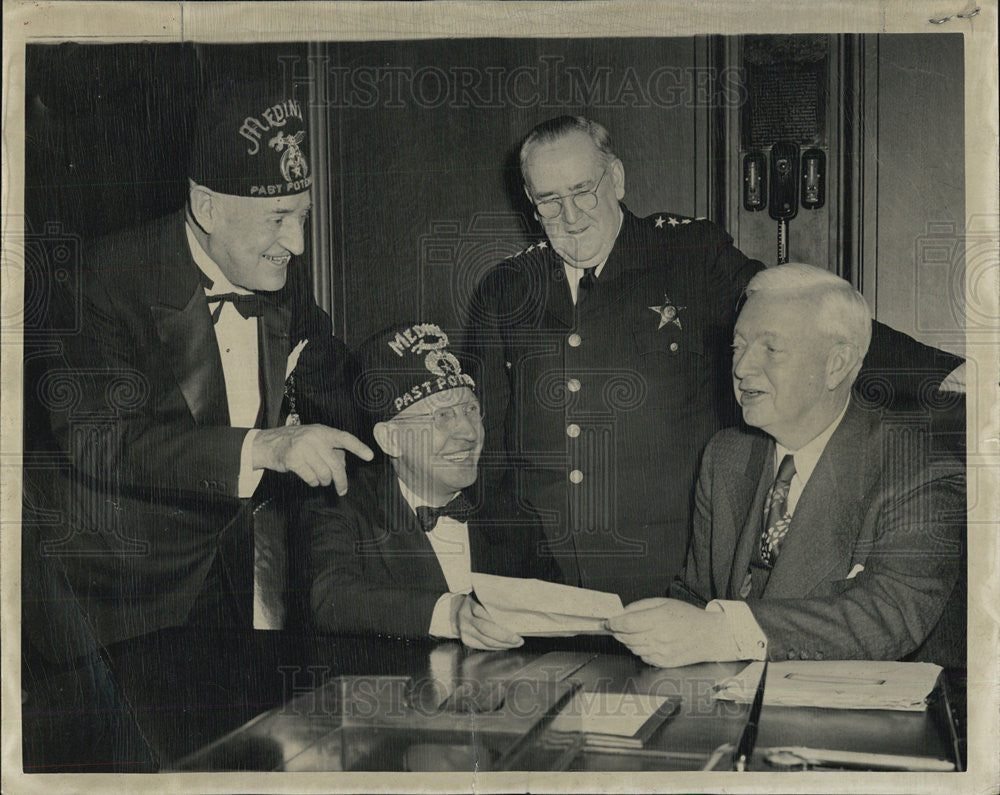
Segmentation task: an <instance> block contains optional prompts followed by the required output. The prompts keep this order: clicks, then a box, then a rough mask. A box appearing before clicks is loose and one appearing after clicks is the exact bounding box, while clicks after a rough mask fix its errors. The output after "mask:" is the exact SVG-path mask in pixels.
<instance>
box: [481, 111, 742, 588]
mask: <svg viewBox="0 0 1000 795" xmlns="http://www.w3.org/2000/svg"><path fill="white" fill-rule="evenodd" d="M521 170H522V174H523V176H524V182H525V185H524V189H525V193H526V194H527V195H528V198H529V199H530V201H531V202H532V203H533V204H534V206H535V209H536V214H537V216H538V219H539V220H540V221H541V223H542V226H543V227H544V228H545V232H546V235H547V239H546V240H541V241H539V242H538V243H536V244H533V245H531V246H529V247H528V249H527V250H526V251H523V252H521V253H519V254H517V255H515V256H513V257H511V258H509V259H508V260H506V261H505V262H502V263H501V264H500V265H499V266H498V267H497V268H496V269H495V270H494V271H493V272H492V273H490V274H489V276H487V278H486V279H485V280H484V282H483V284H482V285H481V287H480V290H479V292H478V295H477V298H476V301H475V303H474V305H473V308H472V310H471V312H470V319H469V329H468V334H467V343H468V345H469V349H470V352H471V353H472V354H473V355H474V357H475V358H478V360H479V365H480V367H481V371H480V372H479V374H478V378H479V380H480V383H481V386H482V394H483V401H484V405H483V410H484V415H485V418H486V433H487V435H486V459H485V460H486V461H490V460H491V459H490V457H489V456H490V454H491V453H492V454H494V455H495V454H497V453H499V454H500V455H501V456H503V457H506V458H508V459H509V460H507V461H505V463H506V464H507V465H509V466H511V467H512V468H513V469H514V470H515V471H516V473H517V475H516V476H515V478H514V482H513V483H510V484H507V487H508V488H512V489H513V490H514V492H515V493H516V495H517V496H518V498H519V499H522V500H524V501H525V502H528V503H530V504H531V505H532V506H534V508H536V509H537V510H538V511H539V512H540V513H541V514H542V516H543V519H544V520H545V523H546V530H547V532H548V534H549V537H550V540H551V542H552V545H553V552H554V554H555V555H556V557H557V560H558V561H559V563H560V565H561V566H562V567H563V569H564V573H565V575H566V580H567V582H569V583H571V584H574V583H575V584H582V585H583V586H585V587H588V588H593V589H597V590H603V591H613V592H616V593H618V594H620V596H621V597H622V599H623V600H624V601H625V602H626V603H627V602H629V601H631V600H634V599H638V598H641V597H643V596H651V595H660V594H662V593H664V591H665V589H666V587H667V584H668V583H669V582H670V579H671V577H672V576H673V575H674V573H675V572H676V571H677V570H678V569H679V568H680V566H681V563H682V562H683V559H684V551H685V548H686V545H687V538H688V522H689V519H690V501H691V494H692V490H693V487H694V481H695V475H696V471H697V465H698V459H699V456H700V453H701V450H702V448H703V447H704V445H705V443H706V442H707V441H708V439H709V438H710V437H711V436H712V434H713V433H714V432H715V431H716V430H718V429H719V428H720V427H722V426H723V424H724V423H725V422H726V421H728V420H729V417H730V412H731V411H732V408H731V407H732V403H731V398H727V397H725V396H726V395H727V393H728V388H727V387H728V385H727V383H726V380H725V377H726V368H727V366H728V344H729V341H730V339H731V335H730V329H731V326H732V322H733V317H734V313H735V309H736V304H737V299H738V297H739V296H740V294H741V293H742V291H743V288H744V287H745V286H746V283H747V282H748V281H749V279H750V277H751V276H753V274H754V273H755V272H756V271H757V270H758V269H759V268H760V267H761V264H760V263H759V262H755V261H752V260H749V259H747V258H746V257H745V256H743V255H742V254H741V253H740V252H739V251H737V250H736V249H735V248H734V247H733V246H732V241H731V239H730V237H729V236H728V235H726V233H725V232H723V231H722V230H721V229H719V228H718V227H716V226H715V225H714V224H712V223H710V222H708V221H706V220H704V219H693V218H686V217H683V216H680V215H677V214H675V213H655V214H653V215H651V216H649V217H647V218H638V217H636V216H635V215H633V214H632V213H631V212H629V210H628V208H627V207H626V206H625V205H624V204H621V200H622V198H623V197H624V196H625V169H624V166H623V165H622V162H621V160H619V159H618V158H617V157H616V156H615V154H614V152H613V151H612V150H611V147H610V140H609V135H608V132H607V130H605V129H604V128H603V127H601V126H600V125H599V124H596V123H594V122H591V121H588V120H586V119H583V118H579V117H570V116H563V117H559V118H556V119H553V120H551V121H548V122H545V123H544V124H542V125H540V126H538V127H536V128H535V130H534V131H533V132H532V133H531V134H530V135H529V136H528V137H527V138H526V139H525V141H524V144H523V146H522V148H521Z"/></svg>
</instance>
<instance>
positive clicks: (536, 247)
mask: <svg viewBox="0 0 1000 795" xmlns="http://www.w3.org/2000/svg"><path fill="white" fill-rule="evenodd" d="M548 247H549V241H547V240H539V241H538V242H537V243H532V244H531V245H530V246H528V247H527V248H522V249H521V250H520V251H518V252H517V253H516V254H511V255H510V256H508V257H504V259H517V258H518V257H520V256H522V255H523V254H530V253H531V252H532V251H543V250H545V249H547V248H548Z"/></svg>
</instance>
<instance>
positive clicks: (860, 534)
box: [671, 402, 965, 665]
mask: <svg viewBox="0 0 1000 795" xmlns="http://www.w3.org/2000/svg"><path fill="white" fill-rule="evenodd" d="M773 467H774V442H773V440H772V439H771V438H770V437H768V436H766V435H765V434H763V433H759V432H748V431H744V430H739V429H735V428H734V429H727V430H724V431H721V432H720V433H718V434H717V435H716V436H715V437H714V438H713V439H712V440H711V442H710V443H709V445H708V447H707V448H706V450H705V456H704V462H703V464H702V468H701V476H700V477H699V479H698V490H697V495H696V511H695V521H694V533H693V536H692V539H691V548H690V550H689V552H688V556H687V562H686V564H685V567H684V570H683V571H682V572H681V573H680V574H679V575H678V577H677V579H676V580H675V582H674V583H673V584H672V587H671V595H672V596H675V597H677V598H682V599H685V600H687V601H690V602H693V603H695V604H704V603H705V602H707V601H709V600H711V599H738V598H739V596H738V590H739V588H740V585H741V584H742V582H743V578H744V576H745V574H746V572H747V569H748V566H749V565H750V558H751V556H752V554H753V551H754V549H755V547H756V546H757V545H758V544H759V543H760V533H761V525H762V521H763V516H764V500H765V497H766V494H767V491H768V489H769V488H770V485H771V483H772V482H773V480H774V468H773ZM964 547H965V471H964V468H963V467H962V466H961V465H960V464H959V463H958V462H956V461H955V460H954V459H953V458H952V457H950V456H948V455H947V453H941V452H940V451H938V450H935V449H933V445H932V444H931V437H930V435H929V433H928V430H927V427H926V425H925V424H923V423H919V422H918V423H915V422H914V420H913V418H912V416H906V415H896V416H893V415H890V414H885V413H881V412H872V411H863V410H861V409H860V408H859V407H858V405H857V403H856V402H852V405H851V406H850V407H849V408H848V410H847V412H846V413H845V415H844V418H843V420H842V421H841V424H840V425H839V426H838V427H837V429H836V430H835V431H834V433H833V435H832V436H831V437H830V440H829V442H828V443H827V446H826V449H825V450H824V451H823V454H822V456H821V457H820V459H819V462H818V463H817V465H816V468H815V469H814V470H813V473H812V476H811V477H810V478H809V481H808V482H807V483H806V486H805V489H804V490H803V492H802V495H801V497H800V498H799V502H798V505H797V506H796V509H795V513H794V514H793V516H792V521H791V525H790V527H789V530H788V534H787V535H786V536H785V538H784V540H783V542H782V546H781V549H780V552H779V554H778V557H777V559H776V561H775V564H774V568H773V569H772V571H771V574H770V578H769V579H768V582H767V584H766V586H765V588H764V591H763V594H762V596H761V597H760V598H759V599H750V600H747V603H748V604H749V606H750V609H751V611H752V612H753V615H754V618H756V620H757V623H758V624H759V625H760V627H761V629H762V630H763V631H764V634H765V635H766V636H767V639H768V649H767V654H768V657H769V659H772V660H784V659H794V658H801V659H876V660H895V659H902V658H909V659H930V660H933V661H934V662H938V663H940V664H944V665H949V664H957V665H964V658H965V653H964V646H965V631H964V626H965V605H964V587H963V584H964V578H965V572H964ZM858 565H860V566H863V567H864V569H863V570H862V571H860V573H858V574H856V576H854V577H850V575H851V573H852V570H854V569H855V567H856V566H858ZM956 585H957V587H956ZM942 616H944V617H942Z"/></svg>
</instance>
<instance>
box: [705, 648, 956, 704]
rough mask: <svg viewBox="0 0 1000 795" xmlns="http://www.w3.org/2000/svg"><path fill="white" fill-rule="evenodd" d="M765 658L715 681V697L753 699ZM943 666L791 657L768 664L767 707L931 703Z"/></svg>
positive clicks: (727, 699) (728, 699) (742, 701)
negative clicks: (929, 700) (817, 660)
mask: <svg viewBox="0 0 1000 795" xmlns="http://www.w3.org/2000/svg"><path fill="white" fill-rule="evenodd" d="M763 666H764V663H762V662H752V663H750V664H749V665H748V666H747V667H746V668H744V669H743V670H742V671H740V672H739V673H738V674H737V675H736V676H734V677H732V678H730V679H726V680H724V681H722V682H719V684H718V685H716V688H717V691H716V698H720V699H723V700H726V701H737V702H741V703H744V704H749V703H751V702H752V701H753V698H754V695H755V694H756V692H757V681H758V680H759V679H760V673H761V669H762V668H763ZM940 673H941V667H940V666H938V665H934V664H932V663H904V662H888V661H881V660H833V661H829V662H827V661H823V662H816V661H799V660H796V661H790V662H780V663H777V662H776V663H771V664H769V665H768V667H767V683H766V685H765V687H764V706H775V707H831V708H833V709H898V710H910V711H919V710H922V709H924V708H925V707H926V706H927V696H928V695H929V694H930V692H931V691H932V690H933V689H934V684H935V683H936V682H937V678H938V674H940Z"/></svg>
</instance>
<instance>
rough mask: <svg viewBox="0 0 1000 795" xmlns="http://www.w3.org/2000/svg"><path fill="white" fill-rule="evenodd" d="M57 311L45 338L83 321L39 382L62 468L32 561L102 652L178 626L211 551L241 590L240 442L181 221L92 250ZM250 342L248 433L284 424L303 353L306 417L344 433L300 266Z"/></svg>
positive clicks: (301, 391)
mask: <svg viewBox="0 0 1000 795" xmlns="http://www.w3.org/2000/svg"><path fill="white" fill-rule="evenodd" d="M61 301H62V303H61V304H60V305H57V306H56V307H54V309H53V312H54V314H53V317H54V319H55V320H57V322H56V323H55V327H56V328H66V327H67V326H70V325H71V324H68V323H67V322H66V318H71V317H79V318H80V321H79V323H78V324H76V331H75V332H69V333H63V334H62V335H61V336H60V337H59V340H60V342H61V344H62V348H63V359H62V361H61V362H60V363H59V364H58V365H55V366H52V367H50V368H49V370H48V372H47V373H46V374H45V375H44V376H43V378H42V380H41V382H40V385H39V392H40V396H41V398H42V399H43V400H44V401H46V403H47V407H48V409H49V415H50V420H51V426H52V432H53V436H54V438H55V440H56V443H57V445H58V447H59V449H60V450H61V451H62V453H63V454H64V455H65V457H66V461H67V466H66V467H65V469H64V471H62V472H61V473H60V474H59V476H58V477H56V478H55V479H54V481H53V484H52V486H53V492H54V493H53V499H54V500H55V501H56V504H57V505H58V506H59V508H60V510H61V512H62V515H61V518H60V520H59V521H58V522H54V523H53V524H52V525H51V526H49V527H47V528H45V529H44V532H43V534H42V536H43V540H42V545H43V547H44V549H43V550H42V552H43V554H45V555H49V556H54V558H55V559H58V560H59V561H60V562H61V563H62V565H63V567H64V569H65V570H66V573H67V576H68V578H69V581H70V583H71V585H72V588H73V590H74V591H75V593H76V595H77V598H78V599H79V600H80V602H81V605H82V608H83V610H84V612H85V614H86V615H87V616H88V617H89V619H90V621H91V622H92V623H93V625H94V627H95V630H96V633H97V636H98V638H99V640H100V641H101V642H103V643H108V642H112V641H116V640H121V639H123V638H128V637H133V636H136V635H140V634H143V633H145V632H149V631H152V630H155V629H159V628H162V627H166V626H173V625H179V624H182V623H184V621H185V620H186V618H187V615H188V613H189V611H190V608H191V606H192V604H193V603H194V601H195V599H196V598H197V596H198V594H199V591H200V590H201V586H202V583H203V582H204V580H205V577H206V575H207V573H208V571H209V569H210V567H211V565H212V563H213V561H214V560H215V557H216V555H217V553H218V550H219V547H220V544H221V545H222V546H223V547H226V548H228V549H229V550H230V552H231V556H230V559H227V560H224V563H225V564H226V565H227V566H229V567H230V568H231V569H232V570H233V572H237V571H238V572H239V573H240V574H241V576H240V577H239V578H238V579H239V580H241V581H242V583H243V585H244V587H246V584H247V582H248V578H247V577H246V573H247V571H248V570H252V565H253V563H252V555H253V538H252V535H251V533H252V529H251V527H250V525H251V523H250V522H249V521H246V516H245V515H246V513H247V508H248V502H249V501H248V500H245V499H243V500H241V499H239V498H238V495H237V488H238V473H239V464H240V451H241V447H242V444H243V440H244V437H245V435H246V432H247V429H245V428H233V427H230V425H229V414H228V408H227V401H226V388H225V381H224V377H223V373H222V364H221V360H220V357H219V352H218V345H217V343H216V340H215V331H214V327H213V324H212V320H211V316H210V313H209V308H208V304H207V301H206V299H205V295H204V289H203V286H202V279H201V275H200V271H199V270H198V268H197V266H196V265H195V264H194V262H193V260H192V259H191V255H190V250H189V247H188V243H187V238H186V234H185V229H184V216H183V214H182V213H181V214H177V215H175V216H172V217H169V218H165V219H161V220H159V221H155V222H153V223H151V224H149V225H146V226H144V227H141V228H138V229H133V230H128V231H126V232H123V233H121V234H118V235H115V236H112V237H110V238H107V239H105V240H102V241H99V242H98V243H96V244H95V245H93V246H92V247H90V248H89V250H87V251H86V252H85V255H84V262H83V264H82V267H81V269H80V272H79V273H78V274H76V278H75V279H72V280H71V281H70V282H69V283H68V284H67V289H65V290H64V291H63V292H62V293H61ZM258 338H259V362H260V382H261V403H262V410H261V420H260V422H259V426H260V427H274V426H277V425H280V424H283V421H284V416H285V411H286V409H285V408H283V406H284V403H285V395H284V382H285V368H286V363H287V359H288V355H289V354H290V353H291V351H292V349H293V348H294V347H295V346H296V345H297V344H298V343H299V342H300V341H301V340H308V341H309V342H308V344H307V345H306V347H305V348H304V349H303V351H302V353H301V356H300V358H299V364H298V366H297V368H296V371H295V372H296V404H297V406H296V407H297V409H298V410H299V412H300V414H302V415H303V420H304V421H316V422H325V423H326V424H329V425H332V426H334V427H340V428H346V429H351V428H353V427H354V425H355V420H354V417H353V410H352V409H351V403H350V400H349V399H348V393H347V389H346V387H347V386H348V385H349V379H350V377H351V374H350V364H349V359H348V357H347V354H346V351H345V349H344V347H343V345H342V344H341V343H339V342H338V341H336V340H334V339H333V337H332V334H331V327H330V320H329V317H328V316H327V315H326V314H325V313H324V312H323V311H322V310H320V309H319V307H317V306H316V304H315V302H314V301H313V299H312V297H311V295H310V288H309V279H308V274H307V273H305V272H304V271H303V268H302V266H301V265H297V266H296V265H293V266H292V268H291V269H290V270H289V277H288V282H287V283H286V285H285V287H284V288H283V289H282V290H280V291H278V292H275V293H272V294H270V296H269V300H268V303H267V305H266V307H265V310H264V314H263V315H262V316H261V317H260V318H259V319H258ZM269 474H270V473H269ZM236 536H238V537H236ZM234 558H239V559H238V560H236V559H234Z"/></svg>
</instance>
